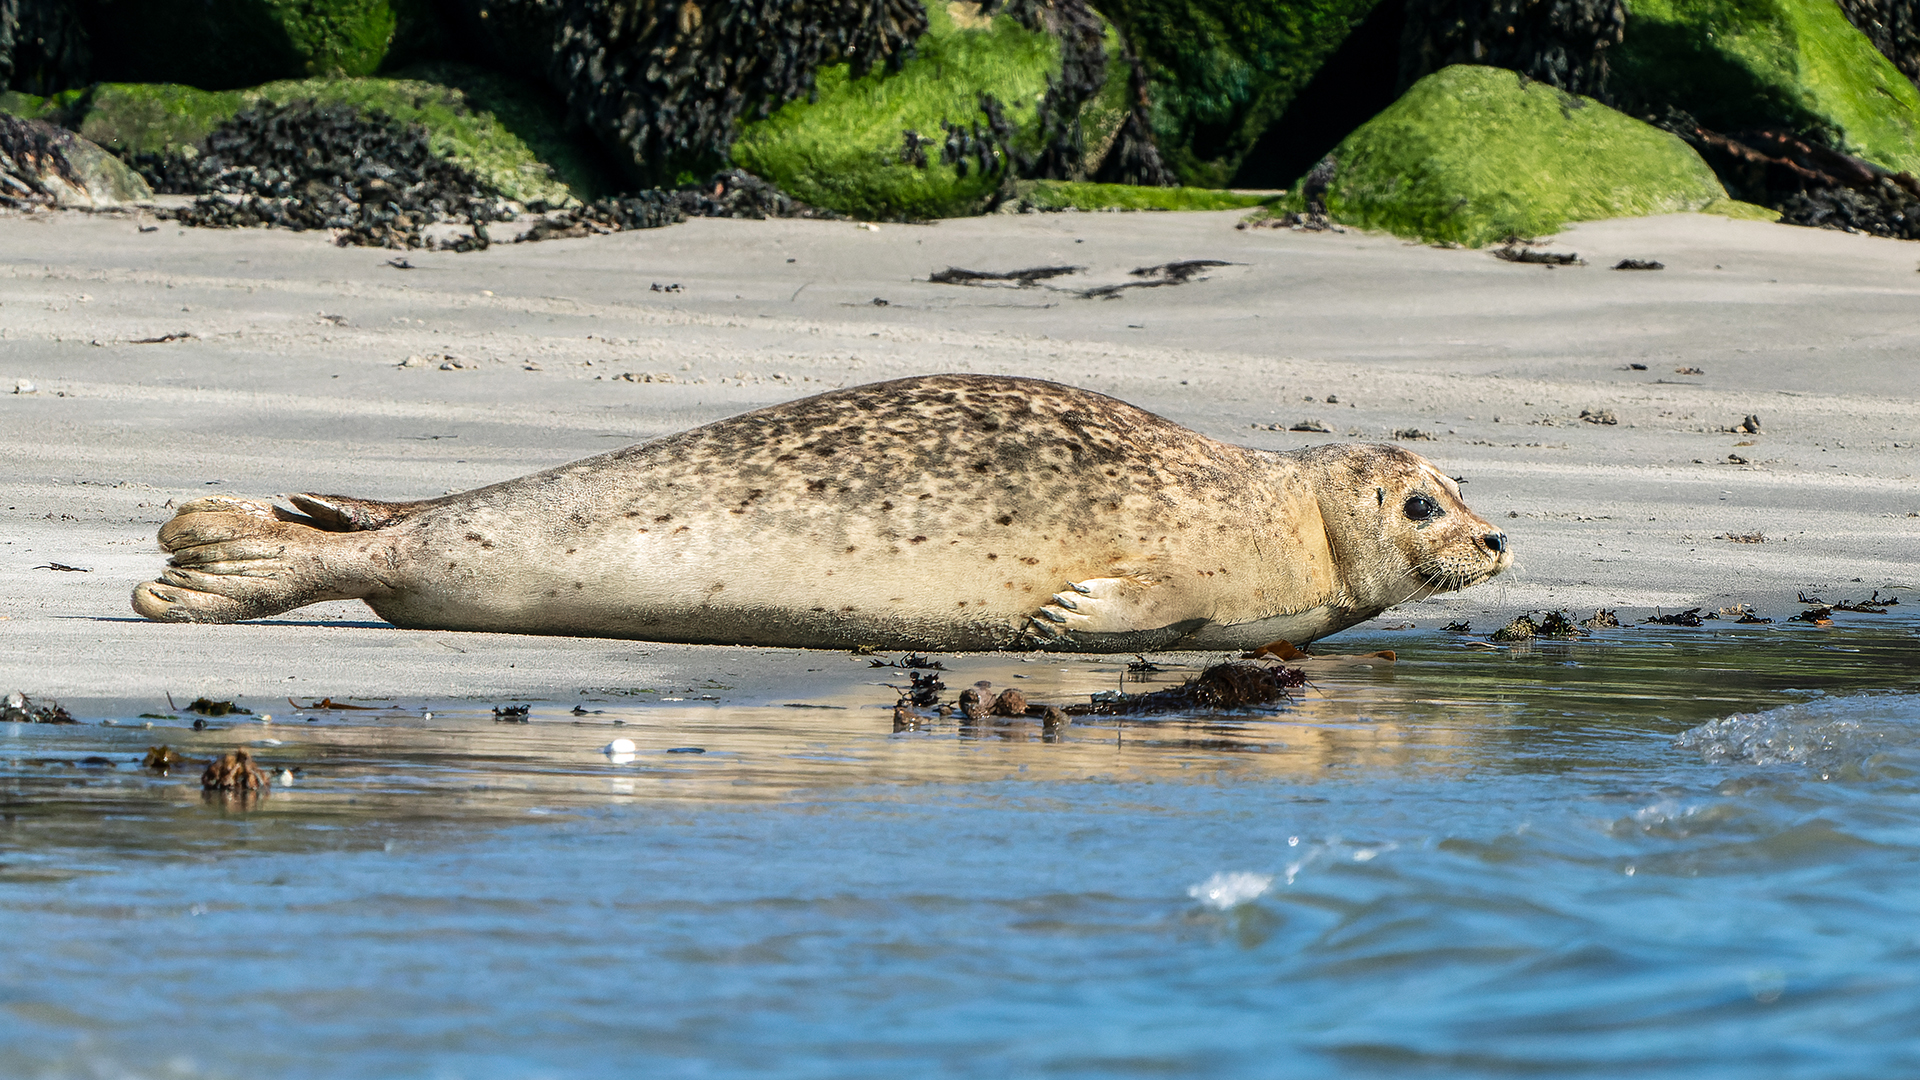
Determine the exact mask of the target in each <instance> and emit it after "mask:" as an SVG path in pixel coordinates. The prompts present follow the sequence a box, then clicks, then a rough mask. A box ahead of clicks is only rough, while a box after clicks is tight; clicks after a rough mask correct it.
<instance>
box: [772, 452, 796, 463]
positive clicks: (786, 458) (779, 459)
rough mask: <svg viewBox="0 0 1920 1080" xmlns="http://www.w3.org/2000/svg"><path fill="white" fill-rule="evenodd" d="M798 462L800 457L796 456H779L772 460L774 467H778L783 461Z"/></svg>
mask: <svg viewBox="0 0 1920 1080" xmlns="http://www.w3.org/2000/svg"><path fill="white" fill-rule="evenodd" d="M798 460H800V455H798V454H781V455H780V456H779V457H777V458H774V459H773V463H774V464H775V465H778V464H780V463H781V462H783V461H798Z"/></svg>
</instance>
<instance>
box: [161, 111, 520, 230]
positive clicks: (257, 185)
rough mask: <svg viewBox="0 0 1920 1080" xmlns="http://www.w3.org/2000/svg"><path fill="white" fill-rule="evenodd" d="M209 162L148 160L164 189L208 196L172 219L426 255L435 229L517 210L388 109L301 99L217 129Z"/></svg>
mask: <svg viewBox="0 0 1920 1080" xmlns="http://www.w3.org/2000/svg"><path fill="white" fill-rule="evenodd" d="M205 146H206V149H205V152H204V153H199V154H194V153H191V152H190V151H186V150H174V151H171V152H169V153H168V154H166V155H163V156H158V157H156V156H148V155H142V156H137V157H136V159H135V162H134V164H135V167H136V168H138V169H139V170H140V171H141V172H142V174H143V175H145V176H146V177H147V178H148V182H149V183H152V184H153V185H154V187H155V189H156V190H159V191H168V192H174V193H179V194H193V195H199V196H200V198H199V199H197V200H195V202H194V204H193V205H192V206H189V207H183V208H180V209H178V210H172V211H163V212H162V213H164V214H166V215H167V216H170V217H172V218H174V219H176V220H178V221H180V222H182V223H184V224H188V225H198V226H206V227H213V228H249V227H253V226H258V225H275V226H279V227H281V228H286V229H293V230H295V231H301V230H306V229H333V230H337V233H336V237H335V242H336V243H338V244H340V245H341V246H342V247H346V246H349V245H357V246H364V247H387V248H418V247H424V246H426V239H425V237H424V236H423V234H422V230H423V229H424V228H425V227H426V226H428V225H430V224H433V223H435V222H441V221H466V222H471V223H473V224H474V225H475V226H477V228H476V230H475V232H476V235H477V236H479V237H481V238H482V239H484V238H485V227H484V223H485V222H487V221H492V220H501V219H504V218H507V217H509V216H510V215H511V214H512V213H513V212H514V207H513V205H512V204H510V203H508V202H507V201H506V200H504V199H502V198H500V197H499V196H498V195H497V194H496V193H495V192H494V191H493V190H492V189H491V188H490V187H489V186H487V185H486V184H483V183H482V182H481V181H480V180H479V179H478V178H477V177H475V176H474V175H473V174H472V173H471V172H469V171H467V170H466V169H465V168H462V167H461V166H459V165H457V164H455V163H454V162H451V161H448V160H447V159H445V158H443V157H440V156H439V155H437V154H435V153H434V152H433V151H432V149H431V148H430V147H429V145H428V141H427V133H426V131H425V129H423V128H421V127H420V126H419V125H408V124H402V123H400V122H398V121H396V120H394V119H393V118H392V117H390V116H388V115H386V114H385V113H383V112H379V111H372V110H370V111H364V112H363V111H361V110H359V109H356V108H353V107H351V106H345V105H334V106H327V105H321V104H318V103H316V102H314V101H311V100H307V101H296V102H292V103H289V104H286V105H262V106H258V107H255V108H251V109H247V110H244V111H243V112H241V113H240V114H239V115H238V116H235V117H234V118H233V119H232V120H231V121H229V122H227V123H225V124H223V125H221V126H220V127H218V128H216V129H215V130H214V131H213V132H212V133H211V134H210V135H208V136H207V139H206V144H205Z"/></svg>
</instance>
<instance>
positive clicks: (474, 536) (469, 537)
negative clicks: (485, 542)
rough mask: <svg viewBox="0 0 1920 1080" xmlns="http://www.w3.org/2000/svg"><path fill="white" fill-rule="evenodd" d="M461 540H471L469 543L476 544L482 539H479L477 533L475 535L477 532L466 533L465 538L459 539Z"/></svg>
mask: <svg viewBox="0 0 1920 1080" xmlns="http://www.w3.org/2000/svg"><path fill="white" fill-rule="evenodd" d="M461 539H462V540H471V541H473V542H474V543H478V542H480V540H482V539H483V537H481V535H480V534H479V533H477V532H470V533H468V534H467V535H465V536H463V537H461Z"/></svg>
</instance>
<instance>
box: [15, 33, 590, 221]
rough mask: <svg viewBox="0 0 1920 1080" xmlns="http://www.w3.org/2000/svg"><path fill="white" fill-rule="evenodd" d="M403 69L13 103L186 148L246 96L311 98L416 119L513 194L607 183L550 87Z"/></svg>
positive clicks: (571, 192)
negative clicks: (403, 72)
mask: <svg viewBox="0 0 1920 1080" xmlns="http://www.w3.org/2000/svg"><path fill="white" fill-rule="evenodd" d="M408 74H413V75H417V76H420V77H417V78H404V79H380V78H336V79H298V80H287V81H283V82H274V83H268V84H266V85H264V86H257V87H253V88H251V89H247V90H197V89H195V88H193V87H191V86H182V85H178V84H169V83H103V84H100V85H97V86H94V87H90V88H88V89H86V90H78V91H67V92H65V93H62V94H59V95H55V96H54V97H53V98H51V99H44V100H42V101H41V102H40V103H39V104H37V105H35V104H33V103H32V102H29V101H25V100H22V101H21V102H20V104H21V105H22V106H24V107H32V108H34V109H35V110H36V115H40V114H47V113H59V114H61V115H63V116H64V117H65V118H66V119H67V122H68V123H69V126H72V127H73V128H74V129H75V130H77V131H78V132H79V133H80V134H81V135H82V136H84V137H86V138H87V139H90V140H92V141H94V142H96V143H99V144H100V145H101V146H103V147H106V148H107V149H108V150H111V151H113V152H114V153H116V154H119V155H121V156H123V157H132V156H134V155H140V154H158V153H164V152H167V151H169V150H172V149H175V148H184V147H192V146H194V145H196V144H198V143H200V142H201V141H202V140H204V139H205V138H206V137H207V135H208V134H209V133H211V132H212V131H213V130H214V129H215V128H217V127H219V126H220V125H221V124H223V123H225V122H227V121H228V120H231V119H232V118H233V117H234V116H235V115H237V114H238V113H239V112H240V111H241V110H243V109H246V108H247V107H249V106H251V105H256V104H271V105H280V104H286V103H288V102H293V101H300V100H306V99H312V100H314V101H317V102H320V103H321V104H324V105H350V106H354V107H356V108H359V109H361V110H363V111H371V110H378V111H380V112H384V113H386V114H387V115H388V116H391V117H393V118H394V119H396V120H399V121H401V122H403V123H409V124H419V125H421V126H422V127H424V128H425V129H426V130H427V133H428V142H429V145H430V146H431V147H432V148H433V150H434V151H435V152H436V153H438V154H441V155H442V156H444V157H446V158H448V159H450V160H453V161H456V162H458V163H460V164H461V165H463V166H465V167H467V168H468V169H469V170H471V171H472V172H473V173H474V174H475V175H477V176H479V177H480V178H481V179H482V180H484V181H486V182H487V183H489V184H492V185H493V186H494V187H495V188H497V189H498V190H499V191H500V193H501V194H502V195H505V196H506V197H507V198H510V199H516V200H519V201H521V202H536V201H538V202H545V203H548V204H551V205H555V206H560V205H567V204H569V203H571V202H572V201H573V200H575V199H581V200H588V199H592V198H595V197H598V196H599V195H601V194H605V193H606V192H607V191H609V190H610V184H609V182H608V180H607V177H606V172H605V170H604V169H603V168H602V167H601V166H600V163H599V162H598V161H597V160H596V159H595V158H594V157H593V155H592V154H591V152H590V151H588V150H587V149H585V148H583V147H582V146H581V145H580V144H579V143H578V142H577V141H575V140H571V139H569V138H567V137H566V133H565V123H564V114H563V113H562V111H561V109H560V107H559V105H558V104H557V103H556V102H554V101H553V100H552V99H551V97H550V95H547V94H545V93H544V92H543V91H539V90H536V89H533V88H530V87H527V86H525V85H523V84H521V83H519V82H518V81H517V80H514V79H511V78H508V77H506V76H499V75H493V74H489V73H486V72H481V71H477V70H474V69H468V68H460V67H455V66H453V65H432V66H428V67H422V68H418V69H410V70H409V72H408ZM16 96H17V97H19V98H22V99H24V98H25V97H26V96H25V95H16ZM8 111H13V110H8Z"/></svg>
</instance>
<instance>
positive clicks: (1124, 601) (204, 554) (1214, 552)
mask: <svg viewBox="0 0 1920 1080" xmlns="http://www.w3.org/2000/svg"><path fill="white" fill-rule="evenodd" d="M289 501H290V502H291V503H292V504H293V507H294V509H291V510H289V509H284V508H280V507H275V506H273V505H270V504H268V503H265V502H257V501H250V500H241V499H231V498H219V497H216V498H205V499H197V500H194V501H193V502H190V503H188V504H186V505H184V506H182V507H180V508H179V510H178V512H177V513H176V514H175V516H174V517H173V519H172V520H171V521H168V522H167V523H166V524H165V525H163V526H162V527H161V529H160V544H161V546H162V547H164V548H165V549H166V550H167V551H168V552H169V553H170V554H171V556H172V558H171V560H170V562H169V565H168V568H167V570H166V571H165V572H164V573H163V574H162V575H161V576H160V578H159V580H157V581H149V582H146V583H144V584H142V585H140V586H138V587H137V588H135V589H134V592H133V606H134V609H135V610H137V611H138V612H140V614H142V615H145V616H146V617H148V618H150V619H157V620H163V621H175V622H234V621H238V620H242V619H257V618H261V617H264V616H268V615H274V614H278V613H280V612H283V611H288V610H290V609H293V608H297V607H300V606H302V605H305V604H311V603H314V602H316V601H320V600H339V599H362V600H365V601H366V602H367V604H368V605H369V606H370V607H372V608H373V610H374V611H375V612H377V613H378V614H379V615H380V616H381V617H382V618H384V619H386V620H387V621H389V622H391V623H393V624H394V625H395V626H400V627H407V628H414V629H438V630H491V631H508V632H517V633H533V634H572V635H580V636H594V637H623V638H641V639H646V640H654V641H679V642H705V643H716V644H742V645H772V646H789V647H803V648H850V647H858V646H873V647H876V648H887V649H920V650H980V649H1035V648H1037V649H1057V650H1067V651H1081V652H1134V651H1145V650H1162V649H1182V648H1195V649H1237V648H1252V647H1255V646H1258V645H1262V644H1265V643H1267V642H1269V641H1272V640H1274V639H1276V638H1285V639H1287V640H1289V641H1292V642H1295V643H1305V642H1308V641H1312V640H1314V639H1315V638H1320V637H1324V636H1326V635H1328V634H1331V633H1333V632H1335V631H1337V630H1340V629H1343V628H1345V627H1348V626H1352V625H1353V624H1355V623H1358V622H1361V621H1363V620H1365V619H1370V618H1372V617H1373V616H1375V615H1377V614H1379V613H1380V612H1382V611H1385V610H1386V609H1387V608H1389V607H1392V606H1393V605H1395V604H1399V603H1403V602H1405V601H1409V600H1416V599H1420V598H1423V597H1426V596H1431V595H1433V594H1435V593H1439V592H1446V591H1450V590H1454V589H1461V588H1465V587H1467V586H1469V585H1473V584H1476V583H1479V582H1482V581H1485V580H1487V579H1488V578H1490V577H1493V576H1494V575H1496V574H1498V573H1500V572H1501V571H1502V570H1504V569H1506V568H1507V566H1508V565H1509V564H1510V563H1511V561H1512V553H1511V552H1510V551H1509V550H1508V546H1507V539H1506V536H1505V534H1504V533H1502V532H1501V531H1500V530H1499V529H1497V528H1495V527H1494V526H1492V525H1490V524H1488V523H1487V522H1486V521H1484V520H1482V519H1481V518H1479V517H1477V516H1475V515H1474V514H1473V512H1472V511H1470V510H1468V509H1467V508H1466V506H1465V504H1463V503H1462V502H1461V500H1460V489H1459V487H1458V485H1456V484H1455V482H1454V481H1453V480H1452V479H1451V478H1449V477H1448V476H1446V475H1445V474H1444V473H1442V472H1441V471H1440V470H1438V469H1436V468H1434V466H1432V465H1431V464H1429V463H1428V462H1427V461H1425V460H1424V459H1422V458H1421V457H1419V456H1418V455H1416V454H1412V453H1409V452H1407V451H1406V450H1402V449H1400V448H1399V447H1396V446H1371V445H1364V446H1360V445H1356V446H1320V447H1311V448H1307V449H1303V450H1296V451H1291V452H1286V453H1278V452H1273V451H1266V450H1256V449H1249V448H1246V447H1240V446H1232V445H1229V444H1226V443H1222V442H1218V441H1216V440H1214V439H1210V438H1207V437H1206V436H1204V435H1201V434H1199V433H1197V432H1194V431H1190V430H1188V429H1186V428H1183V427H1181V426H1179V425H1177V424H1175V423H1173V422H1171V421H1169V420H1166V419H1163V418H1161V417H1159V416H1155V415H1154V414H1152V413H1149V412H1146V411H1144V410H1142V409H1138V408H1135V407H1134V406H1132V405H1128V404H1126V403H1125V402H1122V401H1117V400H1115V399H1113V398H1110V397H1106V396H1104V395H1101V394H1096V393H1094V392H1092V391H1089V390H1081V389H1077V388H1074V387H1070V386H1063V385H1060V384H1058V383H1051V382H1043V381H1041V380H1038V379H1026V378H1014V377H1008V376H996V375H930V376H923V377H919V378H910V379H898V380H894V381H892V382H882V383H873V384H869V385H866V386H856V387H851V388H848V389H844V390H835V391H831V392H829V393H825V394H821V395H818V396H816V397H810V398H805V399H802V400H799V401H792V402H788V403H786V404H783V405H775V406H772V407H770V408H765V409H760V410H757V411H754V412H749V413H745V414H742V415H740V416H735V417H731V418H729V419H726V420H721V421H718V422H716V423H712V424H708V425H707V426H705V427H700V428H695V429H693V430H691V431H685V432H681V433H679V434H676V435H669V436H666V437H664V438H660V439H656V440H654V441H652V442H647V443H641V444H638V445H635V446H629V447H627V448H625V449H622V450H616V451H614V452H612V453H609V454H602V455H600V456H598V457H591V458H586V459H584V460H581V461H576V462H573V463H572V464H569V465H562V466H560V467H559V468H556V469H551V470H548V471H546V472H541V473H535V474H533V475H531V476H525V477H521V478H520V479H517V480H509V481H507V482H505V483H501V484H495V485H493V486H491V487H484V488H480V489H478V490H475V491H468V492H464V493H461V494H457V495H448V496H445V497H443V498H438V499H427V500H423V501H420V502H405V503H386V502H374V501H371V500H366V499H355V498H348V497H344V496H336V495H293V496H290V497H289Z"/></svg>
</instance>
